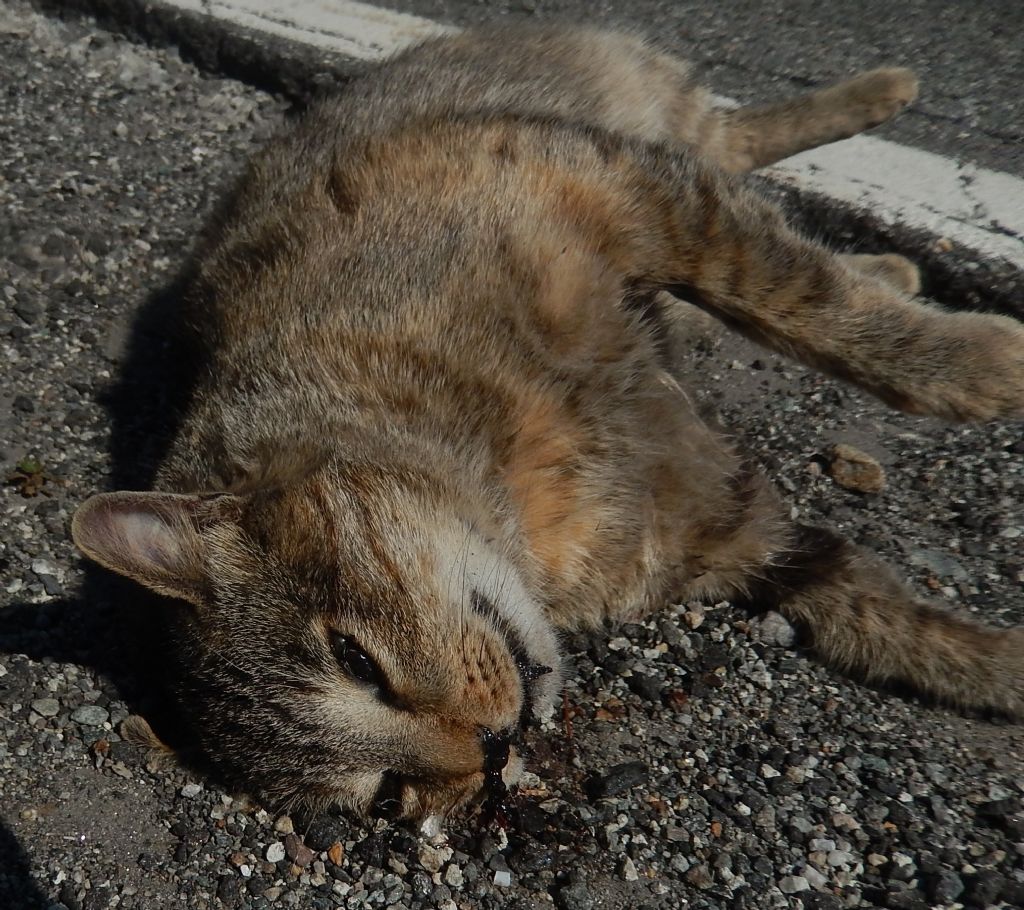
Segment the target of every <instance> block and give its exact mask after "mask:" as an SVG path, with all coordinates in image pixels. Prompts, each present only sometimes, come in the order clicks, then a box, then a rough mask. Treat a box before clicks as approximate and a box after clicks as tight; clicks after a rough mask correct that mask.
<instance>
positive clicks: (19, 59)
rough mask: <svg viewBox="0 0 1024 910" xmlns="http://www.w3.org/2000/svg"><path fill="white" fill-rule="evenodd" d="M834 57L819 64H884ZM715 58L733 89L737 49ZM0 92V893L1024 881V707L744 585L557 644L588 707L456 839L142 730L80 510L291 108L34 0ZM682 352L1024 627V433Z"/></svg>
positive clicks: (127, 606)
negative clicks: (213, 233) (871, 468)
mask: <svg viewBox="0 0 1024 910" xmlns="http://www.w3.org/2000/svg"><path fill="white" fill-rule="evenodd" d="M652 9H653V8H652ZM689 9H690V13H691V16H692V15H693V8H689ZM420 11H421V12H427V13H430V14H431V15H441V13H439V11H438V10H436V9H433V10H426V9H422V8H421V10H420ZM473 11H474V12H475V13H476V14H488V11H490V14H495V12H494V8H480V9H477V8H473ZM548 11H549V10H548V7H547V6H544V5H542V6H541V8H540V10H539V13H538V14H540V15H546V14H547V12H548ZM516 14H517V15H528V13H527V12H526V11H520V12H518V13H516ZM530 15H532V14H530ZM597 15H598V14H597V13H596V12H593V11H591V12H590V13H589V14H588V18H589V19H591V20H593V19H594V18H595V17H596V16H597ZM673 15H675V16H676V17H677V18H678V17H679V16H680V15H681V14H680V13H679V11H678V10H677V11H676V12H675V13H673ZM716 15H719V14H716ZM737 15H738V14H737ZM978 15H979V16H981V15H983V14H978ZM453 16H454V14H453ZM751 16H753V13H751ZM672 21H676V20H675V19H674V20H672ZM751 21H753V20H751ZM1004 21H1006V17H1004ZM709 28H710V26H709ZM751 28H753V26H751ZM794 29H795V26H794ZM714 34H716V33H712V32H709V33H708V37H707V38H706V40H707V42H708V44H707V46H708V47H710V46H712V37H713V35H714ZM900 37H901V38H902V37H905V33H904V34H902V35H901V36H900ZM892 40H893V41H896V38H895V37H893V38H892ZM805 43H807V44H808V45H811V44H813V42H811V41H809V40H808V41H806V42H805ZM723 46H724V45H723ZM887 47H888V46H886V47H883V48H882V50H886V49H887ZM769 50H770V48H769ZM844 52H848V53H850V54H851V56H850V57H848V58H846V60H844V65H843V66H842V67H837V68H836V70H835V72H834V73H833V72H832V71H831V70H828V71H826V70H824V69H823V70H821V71H820V75H822V76H829V77H831V76H832V75H838V74H839V73H840V72H842V71H845V70H846V69H847V67H846V66H845V63H846V62H849V63H851V65H852V66H851V68H855V67H856V66H861V65H868V64H873V63H875V62H879V61H880V60H881V59H891V55H889V54H888V53H885V54H879V55H878V56H877V57H875V56H873V52H872V56H871V59H866V58H864V57H859V56H855V55H854V50H851V48H850V47H849V46H848V45H844ZM731 53H732V52H731V51H730V55H731ZM765 53H766V54H767V53H768V51H765ZM794 53H795V52H794ZM710 56H712V55H711V52H710V51H708V57H710ZM793 59H794V60H797V59H801V58H800V57H798V56H795V57H793ZM803 59H808V58H807V57H806V55H805V57H804V58H803ZM903 59H905V57H903ZM809 62H810V61H809ZM818 62H819V64H823V61H822V60H821V59H819V60H818ZM779 72H782V71H781V70H780V71H779ZM711 73H712V74H713V77H714V78H713V81H715V83H716V87H718V88H719V89H720V90H722V91H724V92H729V93H732V94H736V95H741V94H742V88H743V86H742V84H740V83H742V81H743V80H742V78H741V77H742V74H743V71H742V70H741V69H740V68H738V67H733V68H732V69H730V68H729V67H726V66H725V65H724V64H722V65H720V66H719V67H718V68H712V69H711ZM730 73H731V76H730ZM719 75H721V77H722V78H721V81H719ZM790 75H795V73H794V74H788V73H787V74H786V76H781V75H779V76H778V77H777V78H778V80H782V81H785V82H787V83H789V82H790V81H791V80H790V79H789V76H790ZM732 77H736V79H737V81H736V82H735V83H732V84H730V83H729V81H728V79H729V78H732ZM774 81H776V80H775V78H774V77H773V79H769V80H767V81H766V82H759V83H758V87H757V90H758V93H760V91H761V90H762V89H764V90H765V91H766V92H767V90H768V89H769V88H771V84H770V83H773V82H774ZM794 84H795V83H794ZM0 85H3V86H4V91H3V92H2V93H0V206H2V216H0V463H2V467H3V473H4V476H5V477H7V476H10V477H11V478H12V480H11V481H9V482H8V483H6V484H5V485H4V486H3V487H2V488H0V908H8V907H9V908H12V910H42V908H48V910H104V908H113V907H118V908H121V910H134V908H139V910H162V908H165V907H166V908H170V907H186V908H189V910H193V908H252V910H269V908H277V907H301V908H313V910H336V908H339V907H345V908H361V907H382V906H395V907H398V908H409V910H419V908H427V907H431V908H433V907H438V908H442V910H476V908H481V910H491V908H493V910H499V908H501V910H518V908H547V907H550V906H552V904H554V905H555V906H557V907H560V908H565V910H574V908H580V910H587V908H604V910H613V908H614V910H626V908H629V910H637V908H639V910H679V908H680V907H683V906H688V907H693V908H719V907H726V906H728V907H738V908H743V907H746V908H754V910H761V908H780V910H782V908H787V910H799V908H801V907H803V908H816V910H840V908H844V907H871V906H884V907H890V908H904V910H908V908H909V910H923V908H927V907H942V908H951V910H952V908H956V907H960V906H969V907H985V906H993V907H1019V906H1024V814H1022V813H1024V728H1022V727H1021V726H1019V725H1012V724H1007V723H1005V722H1000V721H991V720H986V719H983V718H977V717H962V716H959V715H957V714H955V713H953V712H950V711H947V710H942V709H938V708H935V707H931V706H927V705H923V704H921V703H919V702H916V701H914V700H912V699H907V698H904V697H899V696H898V695H895V694H891V693H881V692H878V691H876V690H874V689H871V688H867V687H864V686H860V685H857V684H856V683H854V682H851V681H850V680H847V679H844V678H843V677H842V676H841V675H839V674H837V673H834V672H831V671H828V670H826V669H824V668H822V667H821V666H820V665H818V664H817V663H815V662H814V661H813V660H811V659H809V658H808V656H807V655H806V654H805V653H803V652H801V651H799V650H796V649H794V648H793V647H792V644H793V643H792V641H791V640H790V639H789V638H788V637H787V630H786V629H785V628H784V627H782V628H780V627H779V626H778V625H777V624H772V623H768V624H765V623H763V622H761V621H760V620H756V619H755V620H751V618H750V617H748V616H747V615H746V614H745V613H743V612H742V611H740V610H738V609H737V608H735V607H732V606H729V605H719V606H717V607H713V608H705V607H704V606H701V605H697V604H682V605H666V609H665V611H664V612H663V613H661V614H659V615H657V616H655V617H652V618H651V620H650V621H649V622H646V623H644V624H636V625H633V626H629V627H626V628H623V629H609V630H606V631H605V632H602V633H600V634H597V635H594V636H589V637H588V636H573V637H572V638H570V639H569V640H568V641H567V650H568V652H569V664H568V666H569V672H568V673H567V689H566V717H567V718H569V719H570V720H571V723H566V722H562V721H561V719H560V722H559V723H557V724H553V725H550V726H549V727H548V728H547V729H546V730H542V731H537V732H535V733H534V734H532V735H531V738H530V740H529V741H528V744H527V745H528V749H527V761H528V766H529V768H530V769H531V770H532V771H533V772H535V773H536V775H537V777H536V779H534V780H532V781H531V784H532V787H531V790H532V792H531V795H530V796H529V797H524V798H523V800H522V801H521V803H520V804H519V806H518V809H517V810H516V812H515V813H513V818H512V822H513V823H512V825H511V827H510V828H509V829H508V830H507V831H505V832H500V831H498V830H495V829H491V830H481V829H479V828H477V827H474V826H472V825H463V824H456V825H455V826H454V827H453V829H452V831H451V840H450V843H449V844H448V845H447V846H446V847H443V848H440V849H437V848H434V847H431V846H430V845H427V844H424V843H421V842H420V841H418V840H417V839H416V838H415V837H414V836H413V834H412V833H411V832H409V831H407V830H403V829H401V828H393V827H392V828H389V827H386V826H381V825H369V826H367V825H363V824H361V823H360V822H358V821H357V820H354V819H351V818H347V817H343V816H327V817H324V818H321V819H317V820H314V821H312V822H311V821H310V820H308V819H301V818H295V819H291V818H278V817H276V816H275V815H274V814H273V813H272V812H270V813H268V812H267V811H261V810H258V809H255V808H253V807H251V806H249V805H247V804H246V802H245V801H244V800H242V799H236V798H234V797H233V795H232V794H226V793H224V792H222V791H221V790H219V789H218V788H217V786H216V782H213V781H205V780H204V779H203V778H202V777H201V776H200V775H197V774H196V773H194V772H192V771H189V770H187V769H181V768H177V767H174V766H168V765H166V764H161V763H155V762H153V761H151V758H150V756H149V755H147V754H146V753H145V752H144V751H143V750H140V749H139V748H137V747H134V746H132V745H131V744H130V743H127V742H125V741H124V740H123V739H122V737H121V735H120V733H121V726H120V725H121V722H122V721H123V720H124V718H125V717H126V716H128V715H129V714H130V713H132V712H142V713H145V714H147V715H148V716H150V717H152V718H154V720H156V719H158V718H159V717H160V716H161V711H162V710H166V708H165V707H163V706H162V704H161V699H160V698H158V694H159V686H158V685H157V683H158V681H159V680H158V677H159V672H154V668H156V670H159V666H160V665H159V662H156V663H155V664H154V663H151V661H152V660H153V659H154V658H155V657H158V656H159V653H158V652H159V647H160V644H161V643H160V640H159V636H158V635H156V641H155V645H156V650H155V651H149V650H141V651H140V650H139V649H140V648H141V647H142V644H144V643H145V641H147V640H148V639H151V638H152V637H153V633H154V632H157V633H158V632H159V626H158V625H154V624H153V623H151V622H150V618H149V617H148V616H147V615H146V614H144V613H143V614H142V615H140V610H139V606H140V604H139V602H138V600H137V598H136V597H135V596H134V595H133V593H132V591H131V589H128V588H125V587H121V586H115V585H112V584H111V583H110V581H109V579H107V578H106V577H105V576H104V575H103V574H102V573H99V572H97V571H94V570H89V569H88V568H87V567H86V566H85V565H84V563H83V561H82V559H81V558H80V557H79V556H78V555H77V554H76V553H75V552H74V549H73V547H72V546H71V544H70V541H69V537H68V522H69V519H70V516H71V514H72V513H73V510H74V508H75V507H76V506H77V505H78V504H79V503H80V502H81V501H82V500H83V499H84V498H85V497H86V496H88V495H89V494H91V493H92V492H95V491H96V490H100V489H108V488H125V487H136V486H139V485H144V484H145V478H146V474H147V471H148V469H149V467H150V466H151V460H152V457H153V456H154V455H156V454H158V452H159V446H160V439H161V434H162V432H164V431H165V430H166V425H167V413H168V407H169V406H170V403H171V401H172V400H173V398H174V386H173V384H172V383H171V382H169V381H168V377H169V376H172V375H173V372H172V371H171V367H173V361H174V349H173V347H172V346H169V345H168V341H167V338H168V336H167V333H166V331H165V330H164V329H163V327H164V326H165V325H166V322H165V320H166V319H167V318H168V317H173V314H174V303H175V299H176V289H175V285H174V282H173V278H174V275H175V273H176V271H177V270H178V268H179V267H180V266H181V265H182V263H183V262H184V261H185V258H186V256H187V252H188V249H189V246H190V244H191V242H192V239H193V238H194V237H195V235H196V231H197V229H198V226H199V224H200V223H201V221H202V218H203V217H204V215H205V213H206V212H208V211H209V209H210V207H211V206H212V204H213V201H214V200H215V199H216V198H217V194H218V192H219V191H220V189H221V188H222V186H223V185H224V183H225V181H226V180H227V179H229V177H230V175H231V174H233V173H235V172H237V169H238V168H239V166H240V163H241V162H242V161H243V160H244V158H245V156H246V155H248V154H249V153H250V152H251V151H252V150H253V149H254V148H256V147H257V146H258V144H259V143H260V142H261V141H262V140H263V139H264V138H265V137H266V135H267V134H268V133H269V132H271V131H273V130H275V129H277V128H279V127H280V126H281V124H282V122H283V121H284V120H285V118H286V112H287V109H288V105H287V104H286V103H284V102H282V101H281V100H280V99H277V98H274V97H272V96H268V95H267V94H265V93H262V92H259V91H257V90H255V89H253V88H252V87H250V86H247V85H243V84H240V83H237V82H234V81H231V80H228V79H222V78H217V77H214V76H211V75H209V74H204V73H202V72H199V71H197V70H196V69H195V68H194V67H192V66H191V65H188V64H186V63H183V62H182V60H181V59H179V58H178V57H177V56H176V54H174V53H173V52H168V51H166V50H153V49H150V48H145V47H138V46H133V45H131V44H129V43H128V42H126V41H125V40H123V39H122V38H120V37H118V36H116V35H112V34H110V33H107V32H105V31H104V30H103V29H101V28H97V27H96V26H95V25H94V24H90V23H88V22H85V23H82V22H72V23H70V24H66V25H65V24H59V23H55V22H53V21H51V20H48V19H45V18H43V17H41V16H39V15H37V14H35V13H33V12H31V11H30V10H29V8H28V7H26V6H25V5H23V4H21V3H16V2H9V3H7V4H5V5H0ZM1018 103H1019V102H1018ZM691 367H692V374H693V377H694V383H695V387H696V389H697V391H696V393H695V394H697V395H698V396H699V397H701V398H702V399H703V400H704V401H705V402H706V403H707V404H708V405H709V406H713V407H715V408H716V409H717V410H718V411H719V412H720V413H721V415H722V418H723V420H724V421H725V422H726V423H727V424H728V425H730V426H732V427H735V428H736V432H737V433H739V434H740V436H741V437H742V439H743V440H745V444H746V445H747V446H748V448H749V449H750V451H751V452H752V453H753V454H754V455H755V457H757V459H758V460H759V461H760V463H761V464H762V465H763V466H764V467H765V469H766V470H767V471H768V472H769V473H770V474H771V476H772V477H773V478H774V479H775V480H776V482H777V483H778V484H779V485H780V487H781V488H782V490H783V492H784V494H785V495H786V497H787V498H788V500H789V501H790V502H791V504H792V507H793V509H794V510H795V512H796V514H798V515H800V516H802V517H803V518H805V519H807V520H810V521H818V522H824V523H827V524H830V525H832V526H834V527H837V528H839V529H841V530H842V531H843V532H844V533H846V534H848V535H849V536H851V537H852V538H854V539H856V540H858V541H860V542H861V543H863V544H865V545H867V546H870V547H872V548H874V549H877V550H879V551H880V552H882V553H884V554H885V555H886V557H887V558H888V559H889V560H890V561H891V562H893V563H894V564H896V565H898V566H899V567H900V568H901V570H902V571H904V572H905V573H906V574H907V575H908V577H910V578H911V579H912V581H913V583H914V584H915V586H916V588H917V590H919V591H920V592H921V593H922V595H924V596H927V597H930V598H932V599H934V600H936V601H937V602H939V603H942V604H944V605H946V606H948V607H949V608H951V609H955V610H961V611H966V612H969V613H972V614H974V615H976V616H978V617H981V618H984V619H985V620H986V621H988V622H991V623H996V624H1000V625H1009V624H1019V623H1021V622H1022V621H1024V559H1022V557H1021V549H1020V542H1021V539H1022V535H1024V508H1022V503H1024V446H1022V444H1021V433H1020V426H1019V425H1011V424H1002V425H993V426H988V427H947V426H944V425H942V424H940V423H938V422H935V421H928V420H921V419H914V418H910V417H905V416H900V415H895V414H893V413H891V412H889V411H887V410H886V409H885V408H884V407H882V406H881V405H879V404H878V403H877V402H874V401H871V400H869V399H867V398H866V397H864V396H861V395H859V394H857V393H854V392H851V391H850V390H848V389H845V388H844V387H842V386H841V385H839V384H838V383H835V382H831V381H829V380H824V379H822V378H821V377H819V376H816V375H814V374H812V373H810V372H809V371H806V370H802V369H799V368H796V367H793V366H792V365H790V364H787V363H785V362H783V361H781V360H780V359H778V358H775V357H772V356H768V355H766V354H764V353H763V352H760V351H758V350H756V349H754V348H752V347H750V346H748V345H745V344H742V343H738V342H736V341H734V340H730V339H726V340H716V339H715V338H714V337H710V338H708V339H703V340H702V341H701V343H700V344H698V345H696V346H695V349H694V353H693V360H692V363H691ZM837 442H845V443H850V444H853V445H855V446H857V447H859V448H861V449H863V450H865V451H866V452H868V453H870V454H871V455H873V456H875V457H876V458H877V459H878V460H879V462H880V463H881V464H882V465H883V466H884V468H885V470H886V472H887V474H888V485H887V487H886V489H885V490H884V491H883V492H882V493H880V494H877V495H873V496H865V495H862V494H858V493H855V492H851V491H848V490H845V489H843V488H841V487H839V486H838V485H837V484H836V483H834V482H833V481H832V480H831V479H830V478H829V477H828V474H827V471H825V472H823V471H822V465H823V464H825V463H826V462H827V458H828V453H829V452H830V450H831V447H832V446H833V444H835V443H837ZM28 456H32V457H34V458H35V459H36V460H37V461H38V463H39V465H38V468H37V467H35V466H33V465H32V464H31V463H30V462H28V461H26V458H27V457H28ZM139 625H141V626H142V627H143V628H142V629H141V630H140V629H139V628H138V626H139ZM147 626H152V628H151V629H150V630H149V632H150V634H149V635H148V636H147V635H146V634H141V635H140V634H139V633H140V631H141V632H142V633H145V632H146V628H145V627H147ZM150 644H151V645H152V644H153V642H152V641H151V642H150ZM292 828H294V829H295V832H294V833H293V832H291V829H292ZM295 835H299V836H301V838H302V839H304V841H305V846H308V847H309V848H310V850H311V851H312V853H311V854H310V853H309V851H306V852H303V851H302V850H300V849H298V847H299V846H303V844H301V843H300V842H299V841H298V840H297V838H296V836H295ZM505 873H508V878H507V879H505V877H504V876H505Z"/></svg>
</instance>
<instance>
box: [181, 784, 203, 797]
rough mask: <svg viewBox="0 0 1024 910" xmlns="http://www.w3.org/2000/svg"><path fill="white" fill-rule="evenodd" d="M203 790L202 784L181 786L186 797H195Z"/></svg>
mask: <svg viewBox="0 0 1024 910" xmlns="http://www.w3.org/2000/svg"><path fill="white" fill-rule="evenodd" d="M202 792H203V785H202V784H185V786H184V787H182V788H181V795H182V796H183V797H185V799H195V798H196V797H197V796H198V795H199V794H200V793H202Z"/></svg>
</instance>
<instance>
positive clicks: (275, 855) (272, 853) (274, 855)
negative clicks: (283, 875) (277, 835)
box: [264, 841, 285, 863]
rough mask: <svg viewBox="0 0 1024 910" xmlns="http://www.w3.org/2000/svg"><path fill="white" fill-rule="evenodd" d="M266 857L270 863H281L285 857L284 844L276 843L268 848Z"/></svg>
mask: <svg viewBox="0 0 1024 910" xmlns="http://www.w3.org/2000/svg"><path fill="white" fill-rule="evenodd" d="M264 856H266V858H267V862H268V863H279V862H281V860H283V859H284V857H285V849H284V844H282V843H281V841H274V843H272V844H271V845H270V846H269V847H267V852H266V853H265V854H264Z"/></svg>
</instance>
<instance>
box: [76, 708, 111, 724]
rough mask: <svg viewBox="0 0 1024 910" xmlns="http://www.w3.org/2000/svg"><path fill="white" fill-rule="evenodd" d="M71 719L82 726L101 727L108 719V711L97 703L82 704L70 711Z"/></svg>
mask: <svg viewBox="0 0 1024 910" xmlns="http://www.w3.org/2000/svg"><path fill="white" fill-rule="evenodd" d="M71 719H72V720H73V721H74V722H75V723H76V724H81V725H82V726H83V727H102V726H103V725H104V724H105V723H106V722H107V721H108V720H110V713H109V712H108V711H107V709H106V708H101V707H100V706H99V705H82V707H81V708H75V710H74V711H72V712H71Z"/></svg>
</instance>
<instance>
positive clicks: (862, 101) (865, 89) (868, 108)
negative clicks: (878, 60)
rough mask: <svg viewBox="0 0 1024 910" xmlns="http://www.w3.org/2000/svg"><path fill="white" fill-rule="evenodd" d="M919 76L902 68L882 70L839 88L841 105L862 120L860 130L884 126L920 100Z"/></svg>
mask: <svg viewBox="0 0 1024 910" xmlns="http://www.w3.org/2000/svg"><path fill="white" fill-rule="evenodd" d="M917 87H918V82H917V76H915V75H914V73H913V71H912V70H908V69H904V68H903V67H896V66H893V67H882V68H881V69H876V70H870V71H869V72H866V73H861V74H860V75H859V76H855V77H854V78H853V79H850V80H849V81H848V82H843V83H842V84H840V85H838V86H836V88H837V90H838V91H839V92H840V93H841V95H842V106H843V107H844V108H845V109H846V110H847V111H849V112H850V113H851V114H855V115H856V116H857V118H858V119H859V121H860V125H859V127H858V129H868V128H869V127H872V126H877V125H878V124H879V123H884V122H885V121H886V120H888V119H889V118H890V117H893V116H895V115H896V114H898V113H899V112H900V111H901V110H903V108H905V107H906V106H907V105H908V104H910V102H911V101H913V100H914V99H915V98H916V97H917Z"/></svg>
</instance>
